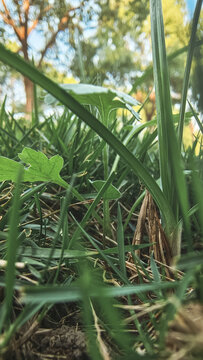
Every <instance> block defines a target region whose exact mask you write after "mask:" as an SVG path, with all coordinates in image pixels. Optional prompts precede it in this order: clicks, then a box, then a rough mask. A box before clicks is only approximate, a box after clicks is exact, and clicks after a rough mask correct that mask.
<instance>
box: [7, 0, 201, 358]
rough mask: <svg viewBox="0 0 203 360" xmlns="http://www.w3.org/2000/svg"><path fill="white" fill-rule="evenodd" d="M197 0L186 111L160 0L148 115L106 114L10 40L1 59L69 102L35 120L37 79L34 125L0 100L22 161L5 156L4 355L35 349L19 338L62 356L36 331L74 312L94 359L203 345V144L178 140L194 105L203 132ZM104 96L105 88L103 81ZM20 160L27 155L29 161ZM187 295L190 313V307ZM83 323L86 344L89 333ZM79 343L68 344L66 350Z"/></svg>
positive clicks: (190, 353) (154, 11)
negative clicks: (176, 92) (197, 88)
mask: <svg viewBox="0 0 203 360" xmlns="http://www.w3.org/2000/svg"><path fill="white" fill-rule="evenodd" d="M201 3H202V2H201V1H199V0H198V1H197V5H196V10H195V13H194V18H193V24H192V32H191V41H190V44H189V46H188V48H187V49H188V60H187V64H186V69H185V79H184V83H183V90H182V94H183V95H182V100H181V101H182V102H181V112H180V116H178V117H177V116H175V115H174V114H173V112H172V106H171V99H170V78H169V74H168V64H167V56H166V50H165V42H164V28H163V22H162V9H161V1H158V0H157V1H155V0H152V1H151V26H152V49H153V64H154V65H153V71H154V82H155V90H156V107H157V115H156V117H155V118H154V119H153V120H151V121H150V122H149V123H147V124H141V123H140V122H139V119H138V118H137V117H136V114H135V116H134V115H132V116H131V118H130V117H129V116H126V115H125V114H123V116H122V118H117V113H116V112H115V111H114V112H113V113H111V116H109V114H107V113H106V114H105V116H103V117H102V116H101V118H100V119H97V118H96V117H95V114H98V109H100V108H98V104H97V103H95V104H92V97H93V98H94V99H93V100H94V101H97V100H98V94H97V93H96V92H95V94H94V93H93V94H92V95H91V96H92V97H91V100H90V101H89V105H90V106H88V105H87V106H85V107H84V106H83V105H84V104H83V102H82V100H81V98H77V96H76V95H77V94H75V93H74V92H71V93H70V92H67V91H65V90H64V89H62V88H61V87H60V86H59V85H57V84H55V83H54V82H52V81H51V80H50V79H48V78H47V77H46V76H45V75H43V74H41V73H40V72H39V71H38V70H37V69H36V68H35V67H34V66H33V65H31V64H28V63H25V62H24V61H23V60H22V59H21V58H20V57H19V56H17V55H15V54H13V53H11V52H9V51H8V50H7V49H5V48H4V47H3V45H0V50H1V52H0V60H1V61H4V62H5V63H7V64H8V65H10V66H12V67H13V68H14V69H16V70H17V71H19V72H21V73H22V74H23V75H24V76H27V77H29V78H30V79H31V80H32V81H34V82H35V84H36V85H39V86H41V87H42V88H43V89H45V90H46V91H47V92H48V93H49V94H51V95H52V96H54V97H55V98H56V99H57V100H58V101H59V102H60V103H61V104H63V105H64V111H63V114H62V115H52V116H49V117H47V118H46V117H44V116H43V120H42V121H39V118H40V111H39V109H38V99H37V91H36V89H35V101H34V104H35V106H34V111H33V115H32V124H31V125H30V126H28V124H26V123H25V122H23V121H17V120H15V115H14V114H9V113H7V112H6V110H5V102H4V103H3V104H2V106H1V111H0V132H1V135H2V136H1V139H0V142H1V156H4V157H5V158H8V159H12V160H15V164H17V165H15V168H16V171H15V174H14V175H15V176H14V175H13V174H12V175H11V172H9V171H10V170H11V167H12V166H10V165H9V167H8V170H9V171H8V175H6V171H3V170H2V169H3V165H2V164H3V162H4V164H5V161H7V163H9V164H13V162H9V161H10V160H5V158H4V160H2V158H0V179H1V180H2V182H1V184H0V188H1V197H0V253H1V274H0V286H1V289H2V291H1V292H0V299H1V306H0V313H1V316H0V331H1V335H0V353H1V358H2V359H7V358H12V357H13V358H16V359H17V358H23V357H24V358H27V357H28V351H27V348H26V346H24V347H22V344H27V345H28V346H29V347H30V350H29V353H30V354H32V356H33V358H34V356H37V355H36V352H38V356H40V357H43V356H44V357H45V358H46V356H49V357H50V356H52V357H53V356H56V352H54V351H60V356H66V352H65V353H64V351H65V350H64V349H65V344H64V343H63V341H62V342H61V345H60V349H58V350H57V346H56V345H55V347H54V346H53V347H51V345H50V342H49V339H48V340H47V341H48V345H47V347H46V349H44V348H43V347H42V342H40V341H39V338H38V336H39V335H40V334H41V333H43V331H44V330H45V329H46V331H47V330H48V331H52V332H51V335H52V337H51V336H50V338H52V339H54V338H55V337H56V338H57V333H56V329H63V327H62V325H63V324H65V325H66V326H67V327H66V328H65V331H66V332H68V331H72V329H73V328H74V329H76V328H77V327H78V326H79V328H80V329H82V330H83V331H84V332H85V336H86V347H87V348H86V349H84V348H82V350H81V349H80V351H81V353H80V354H83V356H88V357H89V358H91V359H105V360H107V359H126V358H129V359H140V358H142V359H153V358H157V357H158V358H159V359H173V357H172V356H173V355H172V354H173V352H174V351H176V355H177V358H179V359H181V358H184V359H193V358H198V357H199V358H200V357H201V351H202V348H201V344H200V343H199V337H200V336H201V335H202V331H203V329H202V328H201V326H200V325H199V324H198V323H196V322H195V321H194V318H195V315H197V312H198V310H197V306H199V307H200V308H201V306H202V301H203V288H202V286H203V285H202V257H203V252H202V234H203V222H202V208H203V200H202V180H203V179H202V172H201V164H202V150H201V146H199V147H198V142H199V141H200V140H199V139H200V137H199V135H198V136H197V137H196V140H194V142H193V146H192V148H191V147H190V148H188V149H185V148H184V147H183V144H182V129H183V125H184V120H185V119H186V118H187V117H188V116H189V117H190V116H192V115H194V117H195V118H196V121H197V125H198V126H199V133H201V132H202V126H201V122H200V119H199V117H198V113H197V112H196V110H195V109H194V108H193V107H192V105H190V107H191V113H186V112H185V106H186V98H187V96H186V95H187V89H188V81H189V73H190V67H191V60H192V55H193V50H194V48H193V46H194V44H195V42H194V41H193V40H194V36H195V33H196V27H197V23H198V18H199V13H200V8H201ZM185 50H186V49H185ZM148 73H149V69H148V70H147V74H148ZM145 80H146V77H145V76H144V77H143V81H145ZM95 91H96V90H95ZM86 96H87V94H86ZM105 96H106V95H105ZM108 96H111V95H110V94H108V95H107V97H106V98H105V101H109V103H108V104H109V105H108V106H110V107H112V108H113V107H114V106H115V102H114V101H117V103H116V104H117V105H118V104H119V106H121V107H122V106H123V105H121V104H120V103H119V102H118V100H114V99H113V98H112V97H111V98H110V97H108ZM99 99H100V101H104V100H102V95H101V94H100V95H99ZM85 101H86V100H85ZM86 104H87V103H86ZM105 104H107V102H106V103H105ZM55 106H56V105H55ZM90 110H91V111H90ZM100 115H101V113H100ZM107 119H108V122H107ZM118 121H119V122H120V124H121V126H119V127H118V126H117V123H118ZM150 129H153V130H152V131H150ZM144 131H145V132H144ZM140 135H142V137H140ZM27 147H28V148H31V149H33V150H37V152H32V151H30V152H29V151H28V150H26V148H27ZM23 149H24V150H23ZM22 150H23V151H24V153H23V152H22ZM26 151H27V157H25V154H26ZM39 151H40V152H39ZM41 152H42V153H43V154H45V155H46V156H47V157H48V158H49V159H53V157H54V159H59V157H58V156H60V157H61V158H62V159H63V162H61V164H62V166H63V167H62V169H61V167H60V166H59V167H60V169H61V172H60V176H59V174H55V173H54V171H53V172H51V170H50V171H47V173H46V176H48V177H47V178H46V179H47V180H46V181H45V179H44V178H43V176H44V171H45V167H46V166H45V165H43V166H42V167H41V170H40V171H39V169H40V168H36V167H35V168H34V165H33V163H32V161H33V154H35V157H36V158H43V159H45V157H44V155H42V153H41ZM18 154H20V159H21V165H19V164H20V160H19V157H18ZM22 154H24V156H23V155H22ZM55 156H56V157H55ZM36 158H35V160H36ZM43 161H45V163H46V161H48V160H43ZM49 161H50V160H49ZM51 161H52V160H51ZM59 161H62V160H59ZM22 162H23V163H26V164H28V163H30V164H31V167H30V168H29V169H28V170H25V169H24V167H23V166H22ZM52 162H53V161H52ZM45 163H44V164H45ZM48 163H49V164H51V162H48ZM55 164H56V163H55ZM35 165H36V164H35ZM1 166H2V167H1ZM55 167H57V166H56V165H55ZM18 169H19V170H18ZM32 169H35V171H34V172H33V170H32ZM57 169H58V167H57ZM60 169H59V170H60ZM54 170H55V168H54ZM53 173H54V174H53ZM47 174H48V175H47ZM42 175H43V176H42ZM6 176H7V177H6ZM11 180H14V181H13V182H12V181H11ZM23 180H26V181H23ZM96 180H97V181H98V180H100V187H99V188H97V187H96V182H95V181H96ZM39 181H40V184H38V182H39ZM112 184H113V185H114V186H115V188H116V189H115V188H113V187H112ZM94 185H95V187H96V190H95V187H94ZM118 190H119V191H118ZM114 191H116V194H117V195H116V196H115V195H113V193H114ZM109 230H110V231H109ZM189 307H192V311H193V317H189V315H187V310H188V308H189ZM190 309H191V308H190ZM190 311H191V310H190ZM192 311H191V312H192ZM194 312H195V315H194ZM78 313H79V314H80V317H79V318H78ZM72 314H74V315H72ZM177 314H178V315H177ZM180 318H181V319H182V320H181V321H180ZM183 323H185V327H184V326H183V325H182V324H183ZM185 329H186V330H185ZM74 331H75V330H74ZM185 331H186V333H187V334H188V337H187V336H186V335H185ZM174 332H175V334H176V335H177V336H176V337H178V338H180V339H181V340H180V341H178V340H177V339H175V338H173V336H174ZM72 334H73V333H72ZM74 334H75V335H74V336H75V337H76V340H75V343H77V344H79V340H78V338H77V336H79V335H78V334H79V333H77V331H76V332H74ZM197 334H198V336H197ZM63 335H64V334H63ZM171 339H172V340H173V341H172V340H171ZM171 341H172V342H173V343H175V346H176V350H174V344H171ZM33 344H34V345H33ZM71 346H73V347H74V346H75V345H74V344H73V345H71ZM71 346H69V347H70V348H71ZM78 349H79V345H78ZM69 350H70V349H69ZM69 350H66V351H69ZM87 353H88V355H84V354H87ZM39 354H41V355H39ZM64 354H65V355H64ZM67 356H68V355H67ZM74 356H75V355H73V349H72V353H71V354H69V358H74ZM181 356H182V357H181Z"/></svg>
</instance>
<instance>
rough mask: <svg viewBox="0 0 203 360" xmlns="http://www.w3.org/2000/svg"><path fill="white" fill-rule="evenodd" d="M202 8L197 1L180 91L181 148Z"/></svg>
mask: <svg viewBox="0 0 203 360" xmlns="http://www.w3.org/2000/svg"><path fill="white" fill-rule="evenodd" d="M201 6H202V0H197V2H196V7H195V12H194V16H193V21H192V29H191V36H190V42H189V46H188V53H187V62H186V68H185V74H184V80H183V89H182V97H181V105H180V121H179V124H178V140H179V145H180V146H181V143H182V136H183V126H184V119H185V107H186V100H187V91H188V86H189V77H190V69H191V65H192V58H193V54H194V49H195V36H196V32H197V24H198V21H199V17H200V11H201Z"/></svg>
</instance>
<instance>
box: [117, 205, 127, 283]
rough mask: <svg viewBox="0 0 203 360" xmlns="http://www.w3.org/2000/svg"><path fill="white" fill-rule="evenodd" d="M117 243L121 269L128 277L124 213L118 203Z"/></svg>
mask: <svg viewBox="0 0 203 360" xmlns="http://www.w3.org/2000/svg"><path fill="white" fill-rule="evenodd" d="M117 221H118V225H117V243H118V259H119V266H120V270H121V271H122V273H123V275H124V276H126V277H127V272H126V266H125V251H124V248H125V243H124V232H123V223H122V215H121V208H120V205H119V203H118V211H117Z"/></svg>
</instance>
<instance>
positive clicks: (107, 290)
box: [20, 281, 182, 304]
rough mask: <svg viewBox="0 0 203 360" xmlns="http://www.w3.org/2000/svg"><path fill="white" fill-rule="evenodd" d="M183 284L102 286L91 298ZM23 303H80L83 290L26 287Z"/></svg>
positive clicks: (59, 286) (56, 287) (74, 287)
mask: <svg viewBox="0 0 203 360" xmlns="http://www.w3.org/2000/svg"><path fill="white" fill-rule="evenodd" d="M180 284H182V282H180V281H179V282H178V281H173V282H163V283H160V284H157V283H150V284H140V285H135V286H132V285H126V286H118V287H117V286H116V287H112V286H111V287H107V286H105V287H104V286H101V287H97V288H95V289H93V288H92V287H91V288H89V294H88V295H89V296H92V297H101V295H102V297H110V298H111V297H120V296H127V295H135V294H137V295H139V294H142V293H144V292H149V291H155V292H156V291H157V290H164V289H175V288H177V287H179V286H180ZM20 294H21V301H22V302H25V303H27V302H30V301H31V302H32V303H33V304H36V303H41V302H46V303H47V304H54V303H63V302H72V301H80V300H81V299H82V290H81V287H78V286H75V285H73V284H72V285H71V286H61V285H49V286H47V285H46V286H40V285H39V286H26V287H22V288H21V289H20Z"/></svg>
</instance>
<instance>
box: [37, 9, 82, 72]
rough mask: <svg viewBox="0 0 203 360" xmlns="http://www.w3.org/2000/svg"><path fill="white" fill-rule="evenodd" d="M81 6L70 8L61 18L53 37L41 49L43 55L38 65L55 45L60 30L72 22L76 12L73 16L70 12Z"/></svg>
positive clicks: (39, 64)
mask: <svg viewBox="0 0 203 360" xmlns="http://www.w3.org/2000/svg"><path fill="white" fill-rule="evenodd" d="M80 7H81V6H77V7H75V8H71V9H70V10H68V11H67V13H66V14H65V15H64V16H63V17H62V18H61V19H60V22H59V24H58V28H57V30H56V31H55V32H54V33H53V34H52V36H51V38H50V39H49V41H48V42H47V44H46V45H45V47H44V49H43V50H42V51H41V57H40V60H39V63H38V66H39V67H40V66H41V63H42V61H43V59H44V56H45V55H46V52H47V50H48V49H49V48H50V47H52V46H53V44H54V43H55V41H56V37H57V35H58V34H59V32H61V31H63V30H65V29H67V28H68V24H69V22H70V19H72V18H73V17H74V14H73V15H72V16H70V15H69V13H70V12H71V11H75V10H77V9H80Z"/></svg>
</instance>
